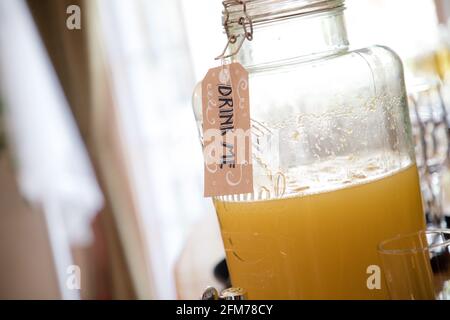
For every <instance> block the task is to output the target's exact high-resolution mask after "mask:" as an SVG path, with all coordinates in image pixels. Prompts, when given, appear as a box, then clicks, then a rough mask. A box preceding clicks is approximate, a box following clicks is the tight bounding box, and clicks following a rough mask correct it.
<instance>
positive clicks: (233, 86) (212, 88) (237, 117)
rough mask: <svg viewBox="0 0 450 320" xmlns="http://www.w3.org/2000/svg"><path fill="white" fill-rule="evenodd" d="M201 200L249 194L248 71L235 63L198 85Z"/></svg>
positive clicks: (209, 72) (215, 72) (225, 66)
mask: <svg viewBox="0 0 450 320" xmlns="http://www.w3.org/2000/svg"><path fill="white" fill-rule="evenodd" d="M202 109H203V156H204V161H205V191H204V195H205V197H211V196H220V195H232V194H242V193H251V192H253V168H252V161H251V160H252V159H251V157H252V150H251V146H252V143H251V132H250V108H249V91H248V72H247V71H246V70H245V69H244V68H243V67H242V66H241V65H240V64H239V63H232V64H226V65H223V66H221V67H217V68H213V69H210V70H209V71H208V73H207V74H206V76H205V78H204V79H203V82H202Z"/></svg>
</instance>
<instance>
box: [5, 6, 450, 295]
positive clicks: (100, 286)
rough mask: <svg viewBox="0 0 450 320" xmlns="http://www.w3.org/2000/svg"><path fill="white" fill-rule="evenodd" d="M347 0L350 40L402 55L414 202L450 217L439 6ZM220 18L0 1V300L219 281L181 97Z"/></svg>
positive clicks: (206, 54) (212, 43)
mask: <svg viewBox="0 0 450 320" xmlns="http://www.w3.org/2000/svg"><path fill="white" fill-rule="evenodd" d="M346 3H347V13H346V17H347V28H348V33H349V38H350V41H351V45H352V47H354V48H359V47H365V46H369V45H372V44H383V45H387V46H389V47H391V48H393V49H394V50H395V51H396V52H397V53H399V55H400V56H401V58H402V60H403V62H404V66H405V73H406V76H407V86H408V91H409V95H410V108H411V110H410V113H411V119H412V122H413V125H414V132H415V137H416V140H417V141H416V142H417V150H416V151H417V158H418V163H419V165H420V174H421V181H422V191H423V197H424V206H425V210H426V212H427V214H428V219H429V222H430V223H435V224H441V225H444V224H445V223H447V225H450V224H448V217H449V216H450V205H449V204H450V174H449V173H448V170H447V167H448V155H449V154H450V152H449V150H450V148H448V146H449V141H450V139H448V137H449V136H450V135H449V132H450V131H449V125H448V124H449V121H448V120H449V119H448V117H447V109H448V108H447V107H450V106H449V104H448V101H449V100H450V89H449V88H450V19H449V17H450V0H414V1H411V0H395V1H392V0H389V1H388V0H347V1H346ZM221 12H222V3H221V1H220V0H164V1H163V0H157V1H155V0H128V1H123V0H85V1H83V0H27V1H25V0H0V235H1V239H2V240H1V241H0V299H177V298H183V299H196V298H198V297H199V295H200V294H201V292H202V290H203V289H204V288H205V287H206V286H207V285H217V286H220V285H221V284H220V282H219V280H220V279H219V280H218V279H217V278H216V277H215V276H214V272H213V270H214V268H215V266H216V265H217V264H218V263H219V262H220V261H221V260H222V259H223V258H224V252H223V248H222V243H221V239H220V232H219V228H218V225H217V221H216V218H215V213H214V209H213V206H212V203H211V201H210V199H206V198H203V196H202V195H203V185H202V183H203V172H202V170H203V169H202V167H203V164H202V153H201V146H200V143H199V139H198V130H197V128H196V124H195V121H194V117H193V114H192V109H191V106H190V104H191V92H192V89H193V88H194V86H195V84H196V83H197V82H198V81H200V80H201V79H202V77H203V76H204V75H205V74H206V72H207V70H208V69H209V68H211V67H214V66H217V62H215V61H214V57H216V56H217V55H218V54H219V53H220V52H221V51H222V50H223V48H224V46H225V44H226V37H225V35H224V34H223V30H222V26H221ZM299 41H301V39H299ZM274 50H276V48H274Z"/></svg>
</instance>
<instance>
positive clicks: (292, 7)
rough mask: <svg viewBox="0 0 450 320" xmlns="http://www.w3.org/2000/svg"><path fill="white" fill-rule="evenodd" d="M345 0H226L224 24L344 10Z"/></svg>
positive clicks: (223, 13) (257, 22)
mask: <svg viewBox="0 0 450 320" xmlns="http://www.w3.org/2000/svg"><path fill="white" fill-rule="evenodd" d="M344 3H345V0H224V1H223V2H222V4H223V6H224V10H223V11H222V24H223V26H224V28H225V29H226V30H227V29H229V28H232V27H234V26H236V25H240V24H242V19H243V18H244V19H245V20H246V21H251V23H252V24H253V25H256V24H262V23H266V22H272V21H275V20H281V19H287V18H291V17H297V16H303V15H310V14H314V13H320V12H324V11H329V10H333V9H339V8H341V9H342V10H343V9H345V7H344Z"/></svg>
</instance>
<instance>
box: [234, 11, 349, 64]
mask: <svg viewBox="0 0 450 320" xmlns="http://www.w3.org/2000/svg"><path fill="white" fill-rule="evenodd" d="M233 31H234V32H235V34H238V33H239V30H233ZM241 37H242V35H241ZM239 38H240V37H239ZM239 42H240V41H239V40H238V41H236V43H235V44H233V45H231V46H230V52H234V51H235V50H237V48H238V46H239ZM348 46H349V43H348V39H347V30H346V28H345V21H344V14H343V9H342V8H341V9H335V10H330V11H326V12H322V13H314V14H310V15H308V16H298V17H291V18H288V19H284V20H281V21H273V22H270V23H267V24H264V25H259V26H255V28H254V31H253V40H252V41H249V40H245V41H244V42H243V44H242V47H241V48H240V50H239V51H238V53H237V54H236V55H235V56H233V57H231V62H239V63H241V64H242V65H243V66H244V67H247V68H251V67H263V66H270V65H277V64H279V63H285V62H289V61H299V60H312V59H317V58H321V57H324V56H328V55H334V54H337V53H340V52H343V51H346V50H348Z"/></svg>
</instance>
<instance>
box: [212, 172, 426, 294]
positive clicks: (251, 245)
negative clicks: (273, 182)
mask: <svg viewBox="0 0 450 320" xmlns="http://www.w3.org/2000/svg"><path fill="white" fill-rule="evenodd" d="M214 204H215V207H216V211H217V214H218V218H219V222H220V227H221V232H222V239H223V242H224V246H225V250H226V255H227V263H228V267H229V269H230V275H231V280H232V284H233V286H235V287H243V288H245V289H246V290H247V291H248V295H249V298H250V299H388V298H389V297H388V294H387V289H386V285H385V282H384V280H382V281H381V289H372V290H369V289H368V287H367V279H368V277H369V276H370V274H368V273H367V268H368V267H369V266H371V265H378V266H381V264H380V261H379V257H378V254H377V245H378V243H379V242H380V241H382V240H384V239H387V238H389V237H392V236H394V235H396V234H399V233H407V232H413V231H416V230H420V229H423V228H424V227H425V219H424V215H423V211H422V203H421V195H420V188H419V182H418V174H417V168H416V166H415V165H408V166H406V167H404V168H403V169H400V170H396V171H391V172H388V173H386V174H384V175H383V176H378V177H377V178H376V179H366V180H365V181H363V182H361V183H357V184H350V185H349V186H347V187H341V188H337V189H334V190H330V191H321V192H311V193H305V194H300V195H298V196H294V197H285V198H281V199H274V200H258V201H242V202H233V201H221V200H218V199H216V200H214Z"/></svg>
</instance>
